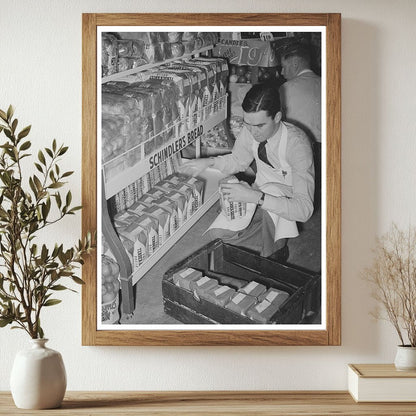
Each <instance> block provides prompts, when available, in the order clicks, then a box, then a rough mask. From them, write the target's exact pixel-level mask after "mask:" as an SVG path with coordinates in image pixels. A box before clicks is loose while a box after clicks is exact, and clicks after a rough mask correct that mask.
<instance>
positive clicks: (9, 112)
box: [7, 105, 14, 121]
mask: <svg viewBox="0 0 416 416" xmlns="http://www.w3.org/2000/svg"><path fill="white" fill-rule="evenodd" d="M13 114H14V108H13V106H12V105H9V108H8V109H7V121H11V119H12V117H13Z"/></svg>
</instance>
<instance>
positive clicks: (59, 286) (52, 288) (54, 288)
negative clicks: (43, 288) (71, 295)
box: [51, 285, 68, 290]
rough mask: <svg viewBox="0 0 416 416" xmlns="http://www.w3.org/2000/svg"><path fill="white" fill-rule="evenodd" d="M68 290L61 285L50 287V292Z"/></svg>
mask: <svg viewBox="0 0 416 416" xmlns="http://www.w3.org/2000/svg"><path fill="white" fill-rule="evenodd" d="M67 289H68V288H67V287H66V286H63V285H55V286H51V290H67Z"/></svg>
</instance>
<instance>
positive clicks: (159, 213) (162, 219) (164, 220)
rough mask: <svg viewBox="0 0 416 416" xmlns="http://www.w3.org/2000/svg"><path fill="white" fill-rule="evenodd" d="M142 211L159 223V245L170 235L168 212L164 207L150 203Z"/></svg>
mask: <svg viewBox="0 0 416 416" xmlns="http://www.w3.org/2000/svg"><path fill="white" fill-rule="evenodd" d="M143 212H144V213H145V214H148V215H150V216H152V217H154V218H156V219H157V222H158V225H159V226H158V234H159V246H161V245H162V244H164V242H165V241H166V240H167V239H168V238H169V237H170V230H171V223H170V212H169V211H168V210H166V209H164V208H163V207H162V206H157V205H152V206H150V207H148V208H146V209H145V210H144V211H143Z"/></svg>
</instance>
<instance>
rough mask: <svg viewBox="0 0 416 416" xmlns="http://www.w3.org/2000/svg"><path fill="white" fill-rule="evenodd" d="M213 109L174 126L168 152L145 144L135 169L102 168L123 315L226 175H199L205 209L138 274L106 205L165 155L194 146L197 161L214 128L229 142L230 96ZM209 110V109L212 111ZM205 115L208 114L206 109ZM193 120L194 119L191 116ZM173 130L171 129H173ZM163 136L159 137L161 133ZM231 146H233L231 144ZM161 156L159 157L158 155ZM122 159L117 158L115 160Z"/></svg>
mask: <svg viewBox="0 0 416 416" xmlns="http://www.w3.org/2000/svg"><path fill="white" fill-rule="evenodd" d="M212 49H213V46H208V47H204V48H202V49H200V50H197V51H194V52H193V53H192V54H185V55H183V56H182V57H180V58H173V59H168V60H164V61H162V62H157V63H152V64H146V65H143V66H140V67H137V68H133V69H129V70H127V71H124V72H120V73H116V74H112V75H110V76H106V77H103V78H102V83H103V84H104V83H106V82H108V81H120V80H122V79H123V78H125V77H126V76H129V75H133V74H137V73H139V72H142V71H145V70H147V69H150V68H154V67H158V66H160V65H164V64H167V63H169V62H173V61H178V60H184V59H186V58H190V57H194V56H201V54H207V53H209V52H208V51H210V50H212ZM209 106H213V107H214V108H215V109H216V111H214V112H213V114H211V115H210V116H208V117H207V118H205V119H204V118H201V120H202V121H200V122H199V123H198V124H197V125H194V124H191V123H189V124H188V126H189V127H190V128H189V127H188V128H187V130H186V131H183V129H182V130H181V131H180V126H179V124H180V123H179V122H178V123H176V124H174V126H173V127H174V129H175V130H174V131H175V133H174V135H173V137H172V138H170V140H169V141H167V142H165V143H164V144H163V147H162V150H163V149H169V152H168V151H165V152H163V151H162V152H161V148H157V149H154V150H153V151H152V152H150V153H149V152H148V151H147V152H145V143H140V144H138V145H137V146H135V147H134V148H132V149H129V150H128V151H127V152H125V153H128V152H136V155H138V157H137V160H138V161H137V163H135V164H134V165H133V166H127V167H126V168H124V169H123V170H122V171H120V172H118V173H117V174H114V175H108V174H107V172H106V166H108V164H109V163H113V164H114V163H116V160H110V161H106V163H104V164H102V166H101V172H102V175H101V198H102V234H103V236H104V238H105V240H106V242H107V243H108V246H109V247H110V250H111V252H112V254H113V256H114V257H115V259H116V261H117V262H118V264H119V266H120V282H121V312H122V314H123V315H127V316H128V315H130V314H132V313H133V312H134V309H135V304H134V294H133V289H134V286H135V285H136V284H137V283H138V282H139V281H140V279H141V278H143V276H145V274H146V273H147V272H148V271H149V270H150V269H151V268H152V267H153V266H154V265H155V264H156V263H157V262H158V261H159V260H160V259H161V258H162V257H163V256H164V255H165V254H166V253H167V252H168V251H169V250H170V249H171V248H172V247H173V245H174V244H175V243H176V242H177V241H178V240H179V239H180V238H181V237H182V236H183V235H184V234H185V233H186V232H188V231H189V230H190V228H191V227H192V226H193V225H194V224H195V223H196V222H197V221H198V220H199V219H200V218H201V217H202V216H203V215H204V214H205V213H206V212H207V211H208V210H209V209H210V208H211V207H212V206H213V205H214V204H215V202H216V201H217V200H218V181H219V180H220V179H221V178H222V177H223V175H222V174H221V173H220V172H219V171H217V170H214V169H207V170H206V171H205V172H204V173H203V174H201V175H199V177H200V178H201V179H203V180H204V181H205V190H204V199H203V203H202V206H200V208H199V209H198V210H197V211H196V212H195V213H194V214H193V215H192V216H191V217H190V218H188V219H187V221H186V222H185V223H184V224H183V225H182V226H181V227H180V228H179V229H177V230H176V231H175V232H174V233H173V234H172V235H171V236H170V237H169V238H168V239H167V240H166V241H165V242H164V243H163V245H161V246H160V247H159V248H158V249H157V250H156V251H155V252H154V253H153V254H152V255H151V256H150V257H148V258H147V259H146V260H145V261H144V262H143V263H142V264H141V265H140V266H139V267H138V268H137V269H136V270H133V268H132V264H131V261H130V259H129V257H128V255H127V253H126V251H125V248H124V246H123V245H122V243H121V241H120V238H119V236H118V234H117V233H116V231H115V229H114V226H113V223H112V221H111V219H110V214H109V210H108V205H107V201H108V200H109V199H110V198H111V197H113V196H114V195H116V194H117V193H118V192H121V191H122V190H123V189H125V188H126V187H127V186H128V185H129V184H131V183H133V182H134V181H136V180H138V179H139V178H141V177H143V176H144V175H146V174H147V173H149V172H150V171H151V170H152V169H153V168H154V166H155V163H154V161H155V157H156V158H158V157H160V155H163V156H162V157H163V158H164V159H163V160H165V158H166V157H167V158H172V157H174V156H175V157H178V155H180V154H181V153H180V152H181V151H182V150H183V149H184V148H186V147H188V146H190V145H193V146H195V154H196V157H197V158H198V157H200V156H201V142H200V138H201V135H202V134H203V133H204V132H208V131H209V130H210V129H212V128H213V127H215V126H217V125H219V124H221V123H222V124H223V126H224V131H225V134H226V135H227V139H229V131H228V126H227V125H226V123H225V120H226V118H227V94H224V95H222V96H220V97H219V98H218V99H217V100H216V101H214V102H212V103H210V104H209ZM209 106H207V107H209ZM201 111H202V112H204V111H207V108H206V107H204V108H202V110H201ZM189 117H190V118H193V115H190V116H189ZM171 128H172V127H171ZM159 134H160V133H159ZM229 143H230V144H231V142H230V141H229ZM158 154H159V155H158ZM120 156H123V155H118V156H116V157H115V158H114V159H117V158H119V157H120Z"/></svg>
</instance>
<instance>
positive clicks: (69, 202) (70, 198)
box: [65, 191, 72, 207]
mask: <svg viewBox="0 0 416 416" xmlns="http://www.w3.org/2000/svg"><path fill="white" fill-rule="evenodd" d="M71 202H72V194H71V191H68V193H67V194H66V198H65V204H66V206H67V207H69V205H70V204H71Z"/></svg>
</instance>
